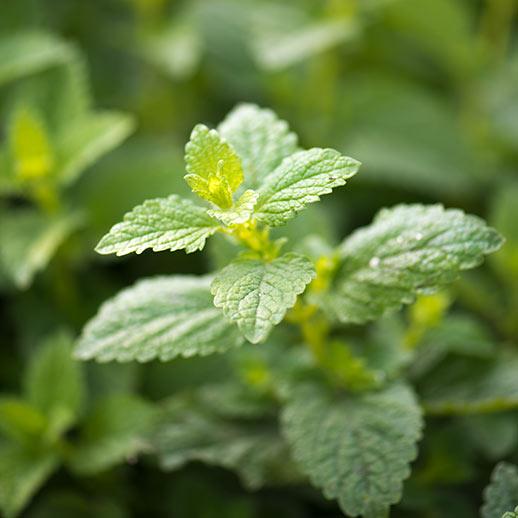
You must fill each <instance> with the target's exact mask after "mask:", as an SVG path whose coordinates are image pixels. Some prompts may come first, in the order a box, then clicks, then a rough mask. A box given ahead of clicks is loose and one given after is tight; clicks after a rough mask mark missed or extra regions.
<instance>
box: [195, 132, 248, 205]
mask: <svg viewBox="0 0 518 518" xmlns="http://www.w3.org/2000/svg"><path fill="white" fill-rule="evenodd" d="M185 163H186V169H187V173H188V174H187V175H185V180H186V182H187V183H188V184H189V187H191V189H192V190H193V192H195V193H196V194H198V195H199V196H201V197H202V198H204V199H205V200H208V201H211V202H212V203H214V204H216V205H218V206H219V207H221V208H222V209H228V208H229V207H231V206H232V194H233V193H234V192H235V191H236V190H237V188H238V187H239V186H240V185H241V183H242V182H243V169H242V167H241V159H240V158H239V156H238V155H237V153H236V152H235V151H234V149H233V148H232V147H231V146H230V144H229V143H228V142H227V141H226V140H225V139H223V138H222V137H221V136H220V135H219V133H218V132H217V131H216V130H209V128H207V126H204V125H203V124H198V125H197V126H195V127H194V129H193V130H192V133H191V138H190V140H189V142H188V143H187V145H186V146H185Z"/></svg>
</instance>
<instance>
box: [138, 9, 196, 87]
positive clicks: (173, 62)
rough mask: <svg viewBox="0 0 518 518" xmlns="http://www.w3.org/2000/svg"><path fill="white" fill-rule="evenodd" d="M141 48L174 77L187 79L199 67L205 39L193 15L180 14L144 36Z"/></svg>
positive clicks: (152, 61) (162, 70) (166, 72)
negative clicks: (191, 17) (193, 21)
mask: <svg viewBox="0 0 518 518" xmlns="http://www.w3.org/2000/svg"><path fill="white" fill-rule="evenodd" d="M140 52H141V53H142V55H143V57H144V58H145V59H147V60H148V61H149V62H151V63H152V64H153V65H155V66H156V67H157V68H158V69H159V70H160V71H161V72H163V73H165V74H167V75H168V76H169V77H170V78H171V79H174V80H186V79H189V78H190V77H192V75H193V74H194V73H195V72H196V70H197V69H198V67H199V64H200V61H201V58H202V56H203V41H202V38H201V34H200V33H199V30H198V28H197V27H196V26H195V24H194V23H192V21H191V19H190V18H189V17H187V16H181V15H176V16H175V18H174V21H173V22H172V23H167V24H166V25H165V26H164V27H163V28H158V29H156V28H155V30H154V31H153V32H152V33H151V34H146V35H144V36H143V38H142V42H141V50H140Z"/></svg>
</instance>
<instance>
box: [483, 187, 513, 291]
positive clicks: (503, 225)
mask: <svg viewBox="0 0 518 518" xmlns="http://www.w3.org/2000/svg"><path fill="white" fill-rule="evenodd" d="M517 199H518V183H511V184H508V185H504V186H503V187H501V188H500V189H498V190H497V192H496V194H495V196H494V199H493V204H492V208H491V213H490V217H489V220H490V222H491V224H492V225H494V227H495V228H496V229H497V230H498V231H499V232H501V234H502V235H503V236H504V238H505V239H506V243H505V246H504V247H502V250H500V251H499V252H498V253H497V254H495V255H494V256H493V257H492V258H491V260H492V264H493V265H494V266H495V268H496V270H497V271H498V273H499V274H500V276H501V278H502V279H504V280H505V281H512V282H514V283H516V284H517V285H518V226H517V225H516V222H517V221H518V206H517V203H516V200H517Z"/></svg>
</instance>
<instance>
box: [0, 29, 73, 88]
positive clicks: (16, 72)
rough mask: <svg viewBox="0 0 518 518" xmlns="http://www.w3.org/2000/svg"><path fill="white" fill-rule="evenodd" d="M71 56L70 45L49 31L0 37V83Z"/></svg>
mask: <svg viewBox="0 0 518 518" xmlns="http://www.w3.org/2000/svg"><path fill="white" fill-rule="evenodd" d="M71 57H73V50H72V48H71V47H70V46H69V45H67V44H66V43H65V42H63V41H61V40H59V39H57V38H56V37H54V36H52V35H51V34H46V33H44V32H36V31H18V32H16V34H14V35H9V36H4V37H3V38H2V39H0V85H2V84H4V83H7V82H9V81H14V80H15V79H19V78H20V77H23V76H24V75H28V74H31V73H35V72H38V71H40V70H43V69H45V68H47V67H50V66H53V65H57V64H61V63H65V62H67V61H68V60H70V58H71Z"/></svg>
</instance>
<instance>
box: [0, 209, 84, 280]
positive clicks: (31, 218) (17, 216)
mask: <svg viewBox="0 0 518 518" xmlns="http://www.w3.org/2000/svg"><path fill="white" fill-rule="evenodd" d="M80 221H81V219H80V217H79V216H78V215H77V214H64V215H61V216H54V217H50V216H45V215H44V214H41V213H40V212H38V211H36V210H34V209H17V210H11V211H9V212H7V211H4V212H3V213H0V267H1V268H2V269H3V270H4V271H5V273H6V275H7V276H8V277H9V279H11V281H12V282H13V283H14V284H15V285H16V286H17V287H19V288H27V287H28V286H29V285H30V284H31V282H32V280H33V278H34V275H35V274H36V273H37V272H38V271H39V270H42V269H43V268H44V267H45V266H46V265H47V263H48V262H49V261H50V259H51V258H52V256H53V255H54V253H55V252H56V250H57V249H58V247H59V246H60V245H61V244H62V243H63V241H65V239H66V238H67V237H68V236H69V235H70V234H71V233H72V232H73V231H74V230H75V229H76V228H77V226H78V224H79V223H80Z"/></svg>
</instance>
